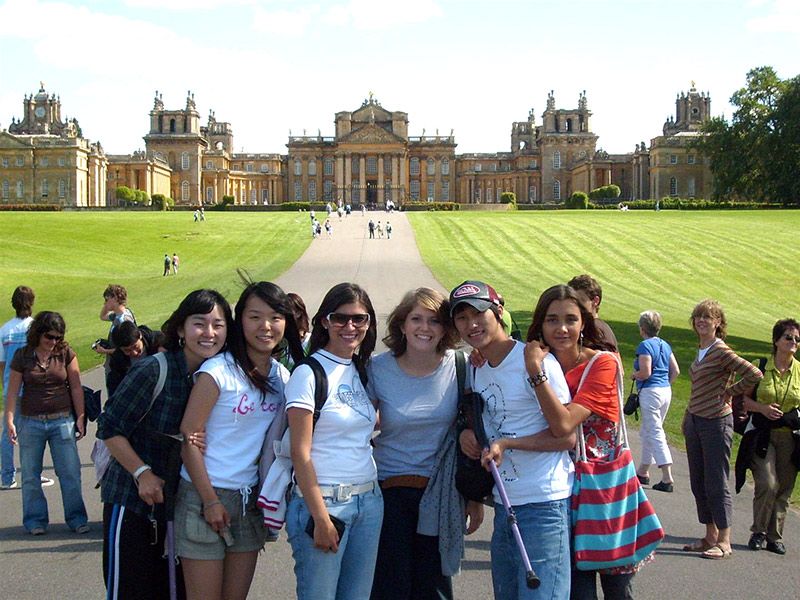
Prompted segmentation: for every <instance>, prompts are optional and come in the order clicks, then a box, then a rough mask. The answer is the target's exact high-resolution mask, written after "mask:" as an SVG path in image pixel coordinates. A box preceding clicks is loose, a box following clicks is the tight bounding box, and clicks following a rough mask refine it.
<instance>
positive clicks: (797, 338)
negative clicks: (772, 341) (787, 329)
mask: <svg viewBox="0 0 800 600" xmlns="http://www.w3.org/2000/svg"><path fill="white" fill-rule="evenodd" d="M783 339H785V340H786V341H787V342H794V343H795V344H800V336H796V335H792V334H791V333H785V334H783Z"/></svg>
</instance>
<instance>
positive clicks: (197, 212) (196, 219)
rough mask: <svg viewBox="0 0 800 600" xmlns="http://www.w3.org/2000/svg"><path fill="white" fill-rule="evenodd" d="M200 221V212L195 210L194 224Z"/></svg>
mask: <svg viewBox="0 0 800 600" xmlns="http://www.w3.org/2000/svg"><path fill="white" fill-rule="evenodd" d="M199 219H200V211H199V210H195V211H194V222H195V223H197V221H198V220H199Z"/></svg>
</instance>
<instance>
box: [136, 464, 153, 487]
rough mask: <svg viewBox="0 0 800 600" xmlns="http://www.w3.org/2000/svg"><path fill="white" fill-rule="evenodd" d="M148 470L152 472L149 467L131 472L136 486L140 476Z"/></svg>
mask: <svg viewBox="0 0 800 600" xmlns="http://www.w3.org/2000/svg"><path fill="white" fill-rule="evenodd" d="M150 470H152V467H151V466H150V465H142V466H141V467H139V468H138V469H136V470H135V471H134V472H133V480H134V481H135V482H136V485H139V477H141V476H142V473H144V472H145V471H150Z"/></svg>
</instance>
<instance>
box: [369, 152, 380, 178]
mask: <svg viewBox="0 0 800 600" xmlns="http://www.w3.org/2000/svg"><path fill="white" fill-rule="evenodd" d="M377 174H378V157H376V156H368V157H367V175H377Z"/></svg>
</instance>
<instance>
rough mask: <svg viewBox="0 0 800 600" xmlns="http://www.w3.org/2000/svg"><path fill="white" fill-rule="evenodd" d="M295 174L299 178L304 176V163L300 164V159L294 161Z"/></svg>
mask: <svg viewBox="0 0 800 600" xmlns="http://www.w3.org/2000/svg"><path fill="white" fill-rule="evenodd" d="M294 174H295V176H297V177H299V176H300V175H302V174H303V163H302V162H300V159H299V158H295V159H294Z"/></svg>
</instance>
